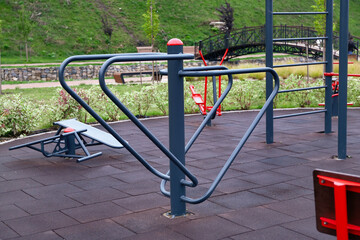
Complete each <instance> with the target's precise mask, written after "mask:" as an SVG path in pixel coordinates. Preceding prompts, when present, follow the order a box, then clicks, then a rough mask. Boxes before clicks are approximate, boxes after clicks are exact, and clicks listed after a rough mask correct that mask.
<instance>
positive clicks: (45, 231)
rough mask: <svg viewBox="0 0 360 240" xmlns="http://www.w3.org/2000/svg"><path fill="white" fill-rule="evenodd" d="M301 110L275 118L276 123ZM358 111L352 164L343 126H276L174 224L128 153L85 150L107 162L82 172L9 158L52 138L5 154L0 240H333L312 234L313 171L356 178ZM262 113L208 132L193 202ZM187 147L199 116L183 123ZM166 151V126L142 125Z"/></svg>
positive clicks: (130, 132) (256, 137)
mask: <svg viewBox="0 0 360 240" xmlns="http://www.w3.org/2000/svg"><path fill="white" fill-rule="evenodd" d="M282 111H286V113H292V112H299V111H302V110H298V109H297V110H296V109H293V110H279V111H275V115H280V114H281V112H282ZM359 111H360V110H359V109H349V110H348V142H347V147H348V148H347V154H348V155H350V156H351V158H348V159H346V160H342V161H340V160H335V159H334V158H333V155H336V154H337V118H333V130H334V132H333V133H330V134H324V133H322V132H321V131H322V130H323V126H324V117H323V114H312V115H306V116H301V117H296V118H286V119H279V120H275V122H274V129H275V131H274V143H273V144H269V145H268V144H266V143H265V121H264V119H263V120H261V122H260V124H259V126H258V127H257V128H256V129H255V131H254V133H253V134H252V135H251V136H250V138H249V141H248V142H247V143H246V144H245V146H244V148H243V149H242V151H241V152H240V154H239V155H238V157H237V158H236V159H235V161H234V164H233V165H232V166H231V167H230V169H229V171H228V172H227V173H226V175H225V177H224V179H223V180H222V181H221V182H220V184H219V186H218V188H217V189H216V190H215V192H214V194H213V196H211V197H210V198H209V199H208V200H207V201H205V202H203V203H200V204H197V205H190V204H187V208H188V210H189V212H191V213H192V214H190V215H189V216H186V217H178V218H175V219H168V218H166V217H164V216H163V214H164V213H165V212H167V211H168V210H169V209H170V200H169V199H168V198H167V197H165V196H163V195H162V194H161V193H160V190H159V183H160V179H158V178H156V177H155V176H154V175H152V174H151V173H150V172H148V171H147V170H146V169H145V168H144V167H143V166H142V165H141V164H140V163H139V162H138V161H137V160H136V159H135V158H134V157H133V156H132V155H131V154H130V153H129V152H128V151H127V150H125V149H112V148H109V147H106V146H103V145H100V146H93V147H89V150H90V152H97V151H102V152H103V155H102V156H100V157H97V158H94V159H91V160H88V161H85V162H82V163H76V161H75V160H73V159H64V158H58V157H52V158H46V157H44V156H42V155H41V154H40V153H39V152H36V151H33V150H31V149H28V148H22V149H17V150H13V151H9V150H8V148H9V147H11V146H15V145H18V144H22V143H26V142H29V141H32V140H36V139H40V138H44V137H47V136H51V135H52V134H53V133H46V134H42V135H38V136H33V137H30V138H24V139H19V140H15V141H11V142H7V143H4V144H1V145H0V152H1V155H0V193H1V194H0V239H47V240H49V239H50V240H52V239H54V240H55V239H107V240H109V239H194V240H195V239H196V240H199V239H228V240H231V239H232V240H236V239H241V240H246V239H251V240H253V239H257V240H259V239H266V240H271V239H276V240H279V239H280V240H282V239H284V240H285V239H286V240H288V239H301V240H306V239H336V237H334V236H330V235H325V234H322V233H319V232H318V231H317V230H316V227H315V206H314V193H313V180H312V172H313V170H314V169H316V168H321V169H327V170H332V171H338V172H344V173H350V174H355V175H360V161H359V160H360V148H359V143H360V137H359V135H360V122H359V121H358V115H359ZM256 114H257V111H242V112H231V113H228V112H225V113H223V116H221V117H216V118H215V120H213V122H212V123H213V126H211V127H206V128H205V130H204V132H203V133H202V134H201V135H200V137H199V139H198V140H197V141H196V142H195V144H194V146H193V147H192V148H191V149H190V151H189V152H188V154H187V157H186V166H187V167H188V168H189V170H190V171H191V172H192V173H194V175H195V176H196V177H198V179H199V186H197V187H196V188H195V189H191V188H187V195H188V196H191V197H199V196H201V195H202V194H203V193H205V192H206V190H207V188H208V187H209V186H210V184H211V182H212V180H213V179H214V178H215V176H216V175H217V173H218V172H219V170H220V168H221V167H222V166H223V164H224V162H225V160H226V159H227V158H228V156H229V155H230V154H231V152H232V150H233V148H234V147H235V146H236V144H237V143H238V141H239V139H240V137H241V136H242V135H243V133H244V132H245V131H246V129H247V127H248V126H249V123H250V122H251V121H252V119H253V118H254V117H255V115H256ZM185 121H186V129H185V131H186V138H187V139H189V138H190V137H191V135H192V133H193V132H194V131H195V130H196V128H197V126H198V125H199V124H200V122H201V121H202V116H200V115H191V116H186V118H185ZM142 122H143V123H144V124H145V125H146V126H147V127H148V128H149V129H150V130H151V131H152V132H153V133H154V134H155V135H156V136H157V138H159V139H160V140H161V141H163V143H164V144H165V145H168V128H167V125H168V118H166V117H164V118H150V119H145V120H143V121H142ZM111 126H112V127H113V128H114V129H115V130H117V131H118V132H119V133H120V134H121V136H122V137H123V138H124V139H125V140H127V141H128V142H129V143H130V144H131V145H132V146H133V147H134V148H135V149H136V150H137V151H139V153H140V154H141V155H142V156H144V157H145V158H146V159H147V160H149V162H150V163H151V164H153V165H154V166H155V167H156V168H157V169H159V170H160V171H162V172H167V170H168V159H167V158H166V157H165V156H164V155H163V154H162V153H160V151H159V150H158V149H157V148H156V147H155V146H154V145H153V144H152V143H151V142H150V141H149V140H148V139H147V138H146V137H144V136H143V134H141V133H140V131H139V130H138V129H137V128H136V127H135V126H134V125H133V124H132V123H131V122H129V121H122V122H117V123H113V124H111Z"/></svg>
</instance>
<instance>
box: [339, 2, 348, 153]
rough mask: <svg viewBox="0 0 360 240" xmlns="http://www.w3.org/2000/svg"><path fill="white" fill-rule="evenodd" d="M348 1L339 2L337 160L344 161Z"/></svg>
mask: <svg viewBox="0 0 360 240" xmlns="http://www.w3.org/2000/svg"><path fill="white" fill-rule="evenodd" d="M348 36H349V0H342V1H340V38H339V39H340V47H339V50H340V51H339V52H340V57H339V122H338V124H339V126H338V129H339V130H338V131H339V133H338V158H339V159H346V131H347V72H348Z"/></svg>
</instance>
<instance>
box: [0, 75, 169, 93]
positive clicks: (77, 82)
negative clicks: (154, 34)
mask: <svg viewBox="0 0 360 240" xmlns="http://www.w3.org/2000/svg"><path fill="white" fill-rule="evenodd" d="M142 81H143V83H146V82H150V81H151V77H142ZM161 81H162V82H166V81H167V77H166V76H163V77H162V80H161ZM125 82H127V83H140V78H135V77H130V78H125ZM66 83H67V84H68V85H69V86H78V85H81V84H87V85H99V80H90V79H88V80H86V79H84V80H75V81H67V82H66ZM106 83H107V84H119V83H116V82H115V80H114V79H106ZM44 87H61V85H60V82H41V83H21V84H5V85H2V89H3V90H7V89H16V88H19V89H23V88H44Z"/></svg>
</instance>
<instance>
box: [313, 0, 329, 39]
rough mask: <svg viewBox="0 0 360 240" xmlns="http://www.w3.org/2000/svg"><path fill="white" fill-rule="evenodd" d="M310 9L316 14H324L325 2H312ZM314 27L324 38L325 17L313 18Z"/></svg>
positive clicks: (317, 16)
mask: <svg viewBox="0 0 360 240" xmlns="http://www.w3.org/2000/svg"><path fill="white" fill-rule="evenodd" d="M311 8H312V9H314V11H316V12H325V11H326V9H325V0H314V5H311ZM314 27H315V30H316V31H317V32H318V33H319V35H321V36H324V35H325V31H326V16H325V15H323V14H316V15H315V16H314Z"/></svg>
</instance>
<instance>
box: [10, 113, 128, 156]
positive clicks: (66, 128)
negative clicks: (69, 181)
mask: <svg viewBox="0 0 360 240" xmlns="http://www.w3.org/2000/svg"><path fill="white" fill-rule="evenodd" d="M54 125H58V126H60V128H59V129H58V130H57V132H56V133H55V135H54V136H52V137H48V138H44V139H40V140H37V141H33V142H29V143H25V144H21V145H18V146H14V147H11V148H9V150H14V149H18V148H22V147H28V148H31V149H34V150H36V151H39V152H41V153H42V154H43V155H44V156H45V157H66V158H78V159H77V162H82V161H85V160H89V159H91V158H94V157H97V156H100V155H101V154H102V153H101V152H98V153H94V154H90V153H89V151H88V149H87V147H89V146H94V145H100V144H105V145H106V146H109V147H112V148H123V146H122V145H121V144H120V143H119V142H118V141H117V140H116V139H115V138H114V137H113V136H112V135H110V134H109V133H107V132H104V131H101V130H100V129H97V128H95V127H92V126H89V125H87V124H84V123H82V122H79V121H77V120H75V119H69V120H63V121H59V122H55V123H54ZM86 139H90V141H87V140H86ZM37 145H40V147H37ZM80 148H81V149H82V150H83V152H84V153H85V156H84V155H79V154H76V150H77V149H80ZM48 149H52V150H50V151H49V150H48Z"/></svg>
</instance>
